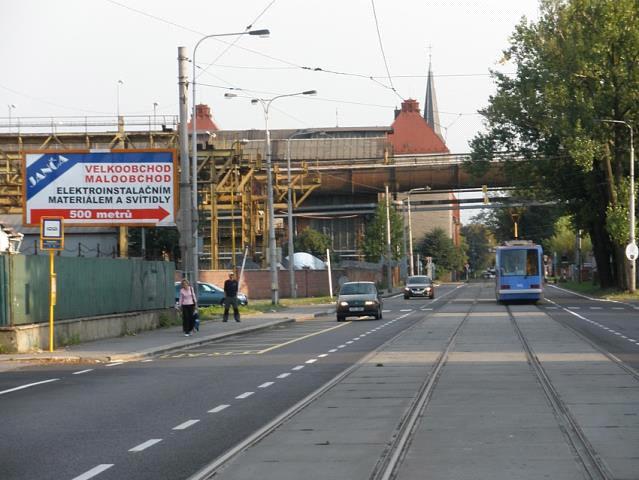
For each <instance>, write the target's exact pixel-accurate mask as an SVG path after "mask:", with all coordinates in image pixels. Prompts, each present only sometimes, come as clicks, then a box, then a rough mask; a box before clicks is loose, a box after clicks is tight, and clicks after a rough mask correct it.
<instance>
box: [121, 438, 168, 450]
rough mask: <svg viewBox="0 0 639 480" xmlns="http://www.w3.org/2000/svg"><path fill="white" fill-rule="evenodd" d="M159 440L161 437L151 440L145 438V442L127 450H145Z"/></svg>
mask: <svg viewBox="0 0 639 480" xmlns="http://www.w3.org/2000/svg"><path fill="white" fill-rule="evenodd" d="M161 441H162V439H161V438H152V439H151V440H147V441H146V442H144V443H141V444H140V445H137V446H135V447H133V448H132V449H130V450H129V452H141V451H142V450H146V449H147V448H149V447H152V446H153V445H155V444H156V443H160V442H161Z"/></svg>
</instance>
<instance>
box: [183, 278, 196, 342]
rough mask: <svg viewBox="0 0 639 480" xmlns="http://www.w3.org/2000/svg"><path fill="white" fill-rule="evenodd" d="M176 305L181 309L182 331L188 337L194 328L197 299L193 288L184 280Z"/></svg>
mask: <svg viewBox="0 0 639 480" xmlns="http://www.w3.org/2000/svg"><path fill="white" fill-rule="evenodd" d="M178 303H179V304H180V307H181V308H182V330H184V336H185V337H188V336H190V335H191V333H192V332H193V327H194V326H195V318H194V313H195V307H196V306H197V298H196V296H195V292H194V291H193V287H191V285H190V284H189V281H188V280H187V279H186V278H185V279H183V280H182V288H180V298H179V301H178Z"/></svg>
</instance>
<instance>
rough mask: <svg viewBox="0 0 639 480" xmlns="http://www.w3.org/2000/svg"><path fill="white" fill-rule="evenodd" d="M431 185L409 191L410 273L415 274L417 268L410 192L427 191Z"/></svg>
mask: <svg viewBox="0 0 639 480" xmlns="http://www.w3.org/2000/svg"><path fill="white" fill-rule="evenodd" d="M428 190H430V187H418V188H411V189H410V190H409V191H408V202H407V203H408V258H409V260H410V275H411V276H413V275H415V269H414V267H413V223H412V218H411V213H410V210H411V207H410V194H411V193H413V192H427V191H428Z"/></svg>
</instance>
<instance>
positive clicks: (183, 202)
mask: <svg viewBox="0 0 639 480" xmlns="http://www.w3.org/2000/svg"><path fill="white" fill-rule="evenodd" d="M187 84H188V58H187V56H186V47H178V85H179V100H180V101H179V105H180V127H179V138H180V217H179V219H180V221H179V227H180V256H181V257H182V272H183V273H182V274H183V276H184V278H187V279H190V280H191V281H194V280H195V279H193V278H192V277H193V268H192V265H191V263H192V261H193V244H192V243H193V230H192V229H193V220H192V215H191V212H192V205H191V183H190V175H189V137H188V133H187V125H186V124H187V120H188V93H187Z"/></svg>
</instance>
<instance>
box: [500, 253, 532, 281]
mask: <svg viewBox="0 0 639 480" xmlns="http://www.w3.org/2000/svg"><path fill="white" fill-rule="evenodd" d="M537 256H538V252H537V250H535V249H534V248H530V249H525V250H502V251H501V262H500V270H501V274H502V275H504V276H509V275H526V276H528V275H539V261H538V258H537Z"/></svg>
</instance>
